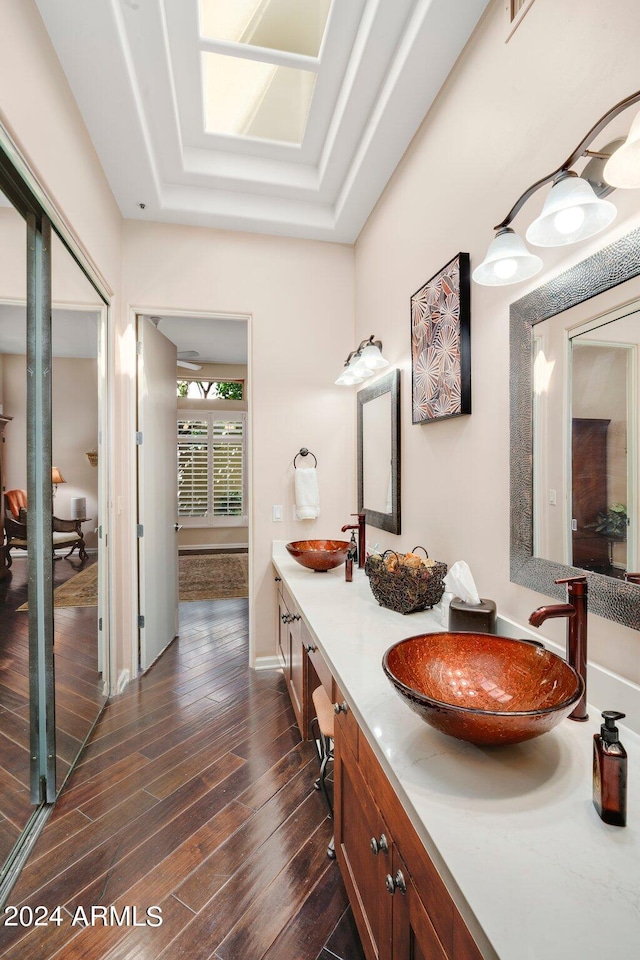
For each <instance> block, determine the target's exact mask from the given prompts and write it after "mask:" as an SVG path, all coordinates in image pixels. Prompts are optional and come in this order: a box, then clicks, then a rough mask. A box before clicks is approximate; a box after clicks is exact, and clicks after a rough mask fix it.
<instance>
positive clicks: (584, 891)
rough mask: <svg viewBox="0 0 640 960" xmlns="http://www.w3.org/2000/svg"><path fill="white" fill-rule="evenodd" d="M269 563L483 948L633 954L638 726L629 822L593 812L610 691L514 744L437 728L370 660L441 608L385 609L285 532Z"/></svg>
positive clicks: (639, 917) (639, 911) (597, 959)
mask: <svg viewBox="0 0 640 960" xmlns="http://www.w3.org/2000/svg"><path fill="white" fill-rule="evenodd" d="M273 563H274V566H275V567H276V569H277V571H278V573H279V574H280V576H281V577H282V578H283V581H284V582H285V583H286V585H287V587H288V588H289V590H290V591H291V593H292V594H293V596H294V598H295V600H296V601H297V603H298V607H299V612H300V613H301V614H302V616H303V619H304V620H305V622H306V624H307V626H308V628H309V630H310V632H311V633H312V635H313V637H314V639H315V640H316V642H317V643H318V647H319V648H320V650H321V651H322V653H323V655H324V657H325V659H326V661H327V663H328V665H329V667H330V668H331V670H332V673H333V675H334V677H335V678H336V680H337V682H338V683H339V685H340V687H341V689H342V690H343V692H344V694H345V696H346V698H347V700H348V702H349V704H350V706H351V708H352V709H353V711H354V714H355V715H356V717H357V719H358V722H359V724H360V726H361V727H362V729H363V732H364V733H365V735H366V736H367V738H368V740H369V741H370V743H371V745H372V747H373V749H374V750H375V752H376V755H377V756H378V759H379V760H380V762H381V764H382V766H383V768H384V770H385V772H386V773H387V775H388V777H389V779H390V781H391V783H392V784H393V786H394V789H395V790H396V792H397V794H398V796H399V797H400V799H401V800H402V802H403V804H404V806H405V808H406V810H407V813H408V815H409V817H410V818H411V820H412V822H413V824H414V826H415V828H416V830H417V831H418V833H419V835H420V836H421V838H422V839H423V841H424V843H425V846H426V848H427V850H428V852H429V854H430V856H431V858H432V859H433V861H434V863H435V864H436V866H437V867H438V869H439V870H440V872H441V874H442V877H443V880H444V881H445V883H446V885H447V887H448V888H449V892H450V893H451V896H452V897H453V899H454V900H455V902H456V904H457V906H458V909H459V910H460V912H461V913H462V915H463V917H464V919H465V921H466V922H467V924H468V926H469V928H470V930H471V932H472V933H473V934H474V936H475V937H476V940H477V942H478V945H479V946H480V948H481V950H482V951H483V953H484V955H485V956H486V957H487V958H488V960H489V958H496V957H498V958H500V960H635V958H636V957H640V834H639V830H640V737H639V736H638V735H637V734H635V733H632V732H631V731H630V730H628V728H626V727H624V726H622V725H620V739H621V741H622V743H623V744H624V746H625V747H626V749H627V753H628V756H629V760H628V764H629V783H628V814H627V826H626V827H624V828H621V827H613V826H609V825H607V824H605V823H603V822H602V820H600V818H599V817H598V815H597V813H596V811H595V808H594V806H593V803H592V800H591V788H592V783H591V762H592V743H593V735H594V733H597V732H598V730H599V727H600V723H601V718H600V709H611V710H613V709H621V708H620V707H619V705H618V703H617V702H615V701H611V702H607V703H604V704H598V708H600V709H598V708H596V707H594V706H592V705H591V704H590V705H589V712H590V719H589V721H588V722H586V723H575V722H573V721H570V720H564V721H563V722H562V723H561V724H560V725H559V726H558V727H556V729H555V730H552V731H551V732H550V733H547V734H545V735H544V736H542V737H539V738H537V739H536V740H531V741H528V742H527V743H523V744H517V745H514V746H507V747H494V748H482V747H476V746H473V745H472V744H468V743H463V742H461V741H458V740H454V739H452V738H451V737H447V736H444V735H443V734H440V733H438V732H437V731H436V730H433V729H432V728H431V727H430V726H428V725H427V724H426V723H424V722H423V721H422V720H421V719H420V718H419V717H418V716H417V715H416V714H414V713H413V712H412V711H411V710H410V709H409V707H408V706H407V705H406V704H405V703H404V702H403V701H402V700H401V698H400V697H399V696H398V695H397V694H396V692H395V690H394V689H393V687H392V686H391V684H390V683H389V681H388V680H387V678H386V677H385V675H384V673H383V671H382V666H381V661H382V655H383V653H384V652H385V650H386V649H387V648H388V647H389V646H391V644H393V643H395V642H396V641H397V640H401V639H403V638H404V637H408V636H413V635H414V634H419V633H426V632H431V631H436V630H442V629H445V628H443V626H442V623H441V621H440V618H439V616H438V615H437V614H436V613H435V612H432V611H429V612H424V613H416V614H410V615H409V616H402V615H401V614H397V613H394V612H393V611H391V610H386V609H384V608H382V607H380V606H378V604H377V602H376V600H375V599H374V597H373V594H372V593H371V590H370V589H369V583H368V580H367V578H366V576H365V574H364V571H362V570H358V569H354V579H353V583H346V582H345V579H344V568H343V567H339V568H337V569H336V570H331V571H329V572H328V573H325V574H316V573H313V572H312V571H310V570H306V569H305V568H303V567H301V566H300V565H299V564H297V563H296V562H295V561H294V560H293V559H292V558H291V557H289V555H288V554H287V552H286V550H285V548H284V543H282V542H275V543H274V545H273ZM527 632H528V631H527ZM514 635H518V634H517V633H516V634H514ZM519 635H525V634H523V633H520V634H519ZM541 639H544V638H541ZM639 642H640V638H639Z"/></svg>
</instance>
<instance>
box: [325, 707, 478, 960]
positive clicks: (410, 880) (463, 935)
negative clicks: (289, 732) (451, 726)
mask: <svg viewBox="0 0 640 960" xmlns="http://www.w3.org/2000/svg"><path fill="white" fill-rule="evenodd" d="M354 728H355V733H354ZM335 734H336V735H335V773H334V781H335V848H336V856H337V859H338V863H339V865H340V869H341V872H342V876H343V879H344V883H345V886H346V888H347V893H348V896H349V901H350V903H351V907H352V909H353V914H354V917H355V921H356V925H357V927H358V931H359V933H360V938H361V940H362V946H363V949H364V952H365V955H366V957H367V960H422V958H424V960H482V954H481V953H480V951H479V950H478V947H477V946H476V944H475V941H474V940H473V938H472V936H471V934H470V933H469V930H468V929H467V927H466V925H465V923H464V921H463V919H462V917H461V916H460V914H459V912H458V910H457V908H456V906H455V904H454V903H453V900H452V899H451V897H450V896H449V893H448V891H447V889H446V887H445V885H444V883H443V881H442V879H441V878H440V875H439V873H438V871H437V870H436V868H435V867H434V865H433V863H432V862H431V859H430V857H429V855H428V854H427V852H426V850H425V848H424V844H423V843H422V841H421V840H420V838H419V837H418V835H417V833H416V831H415V829H414V827H413V825H412V824H411V822H410V820H409V818H408V816H407V814H406V812H405V810H404V808H403V806H402V804H401V803H400V800H399V799H398V797H397V795H396V793H395V791H394V790H393V788H392V787H391V784H390V783H389V781H388V779H387V777H386V775H385V774H384V772H383V770H382V768H381V767H380V764H379V762H378V760H377V758H376V756H375V754H374V753H373V750H372V749H371V747H370V745H369V743H368V741H367V739H366V737H365V736H364V735H363V734H362V732H361V731H360V730H359V728H358V726H357V723H356V722H355V719H354V718H353V716H352V715H351V717H350V715H349V710H348V708H347V711H346V713H345V712H342V713H341V714H339V715H338V722H337V723H336V731H335ZM354 738H355V750H354V749H353V746H352V745H353V743H354Z"/></svg>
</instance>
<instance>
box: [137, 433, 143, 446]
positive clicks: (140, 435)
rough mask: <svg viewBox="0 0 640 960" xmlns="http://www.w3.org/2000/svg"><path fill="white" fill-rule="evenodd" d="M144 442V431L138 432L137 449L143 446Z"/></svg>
mask: <svg viewBox="0 0 640 960" xmlns="http://www.w3.org/2000/svg"><path fill="white" fill-rule="evenodd" d="M142 440H143V437H142V430H136V446H137V447H141V446H142Z"/></svg>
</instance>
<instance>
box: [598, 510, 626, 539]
mask: <svg viewBox="0 0 640 960" xmlns="http://www.w3.org/2000/svg"><path fill="white" fill-rule="evenodd" d="M627 524H628V519H627V507H626V504H624V503H612V504H611V506H610V507H609V509H608V510H607V512H606V513H600V512H599V513H598V516H597V519H596V521H595V523H592V524H589V526H591V527H593V529H594V530H595V531H596V533H601V534H602V536H603V537H607V539H608V540H626V539H627Z"/></svg>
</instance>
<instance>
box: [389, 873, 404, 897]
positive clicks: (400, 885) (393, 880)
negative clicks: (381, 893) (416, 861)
mask: <svg viewBox="0 0 640 960" xmlns="http://www.w3.org/2000/svg"><path fill="white" fill-rule="evenodd" d="M384 883H385V886H386V888H387V891H388V893H390V894H391V895H392V896H393V894H394V893H395V892H396V890H399V891H400V893H406V892H407V884H406V882H405V879H404V875H403V873H402V870H398V872H397V873H396V875H395V877H392V876H391V874H390V873H388V874H387V876H386V877H385V881H384Z"/></svg>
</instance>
